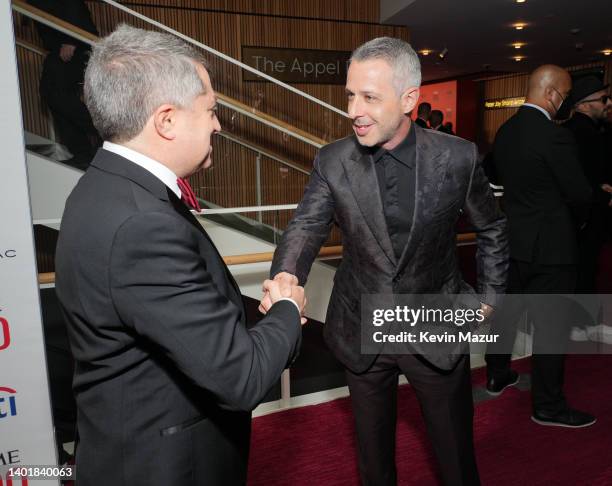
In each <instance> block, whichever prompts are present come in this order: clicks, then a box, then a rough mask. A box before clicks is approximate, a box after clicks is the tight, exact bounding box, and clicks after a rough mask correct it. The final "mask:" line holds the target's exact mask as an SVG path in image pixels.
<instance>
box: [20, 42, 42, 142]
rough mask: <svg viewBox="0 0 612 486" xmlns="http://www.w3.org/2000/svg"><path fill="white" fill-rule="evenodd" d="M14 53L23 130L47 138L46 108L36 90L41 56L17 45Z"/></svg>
mask: <svg viewBox="0 0 612 486" xmlns="http://www.w3.org/2000/svg"><path fill="white" fill-rule="evenodd" d="M16 53H17V71H18V74H19V90H20V93H21V109H22V117H23V127H24V130H26V131H28V132H31V133H34V134H36V135H40V136H41V137H45V138H49V137H50V133H49V120H48V118H47V109H46V107H45V106H44V105H43V103H42V101H41V99H40V94H39V90H38V85H39V81H40V74H41V72H42V65H43V57H42V56H41V55H40V54H36V53H34V52H31V51H29V50H27V49H25V48H23V47H20V46H17V49H16Z"/></svg>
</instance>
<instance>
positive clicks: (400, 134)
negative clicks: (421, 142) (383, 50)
mask: <svg viewBox="0 0 612 486" xmlns="http://www.w3.org/2000/svg"><path fill="white" fill-rule="evenodd" d="M346 92H347V95H348V114H349V117H350V118H351V120H352V121H353V130H354V131H355V135H356V136H357V140H358V141H359V143H360V144H361V145H364V146H366V147H373V146H375V145H380V146H382V147H384V148H386V149H392V148H393V147H395V146H396V145H397V144H399V143H400V142H401V141H402V140H403V139H404V137H405V136H406V135H407V133H408V131H409V130H410V118H409V117H408V116H407V115H406V114H407V113H409V112H410V111H411V110H412V109H413V108H414V106H415V105H416V102H417V100H418V95H419V89H418V88H416V87H412V88H410V87H409V88H407V89H406V90H404V91H403V92H402V93H398V91H397V89H396V86H395V85H394V73H393V69H392V68H391V66H390V65H389V63H388V62H387V61H385V60H383V59H368V60H364V61H352V62H351V64H350V66H349V69H348V74H347V79H346Z"/></svg>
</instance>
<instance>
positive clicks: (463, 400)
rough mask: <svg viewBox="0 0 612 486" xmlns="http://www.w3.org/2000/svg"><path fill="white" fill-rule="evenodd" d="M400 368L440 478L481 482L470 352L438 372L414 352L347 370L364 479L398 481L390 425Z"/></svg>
mask: <svg viewBox="0 0 612 486" xmlns="http://www.w3.org/2000/svg"><path fill="white" fill-rule="evenodd" d="M400 373H403V374H404V375H405V376H406V378H407V379H408V381H409V382H410V385H411V386H412V388H413V389H414V391H415V393H416V395H417V398H418V400H419V404H420V406H421V412H422V414H423V418H424V420H425V424H426V427H427V433H428V435H429V439H430V440H431V443H432V445H433V450H434V453H435V456H436V459H437V463H438V466H439V472H440V476H441V480H442V483H443V484H445V485H470V486H472V485H478V484H480V480H479V476H478V468H477V466H476V457H475V454H474V437H473V430H472V428H473V416H474V406H473V402H472V384H471V380H470V359H469V356H464V357H463V358H462V359H461V360H460V361H459V363H458V364H457V366H456V367H455V368H454V369H453V370H452V371H450V372H441V371H440V370H438V369H435V368H433V367H432V366H430V365H428V364H427V363H426V362H425V361H424V360H422V359H421V358H420V357H418V356H414V355H404V356H383V355H381V356H379V357H378V358H377V359H376V361H375V362H374V364H373V365H372V367H371V368H370V369H369V370H368V371H366V372H365V373H360V374H355V373H353V372H351V371H349V370H346V377H347V382H348V386H349V390H350V394H351V404H352V408H353V414H354V416H355V423H356V429H357V443H358V449H359V451H358V453H359V473H360V476H361V481H362V483H363V485H364V486H395V485H396V484H397V472H396V467H395V428H396V422H397V385H398V377H399V374H400ZM402 460H406V461H410V458H409V457H406V458H402Z"/></svg>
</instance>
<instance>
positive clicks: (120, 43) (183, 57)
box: [84, 24, 206, 142]
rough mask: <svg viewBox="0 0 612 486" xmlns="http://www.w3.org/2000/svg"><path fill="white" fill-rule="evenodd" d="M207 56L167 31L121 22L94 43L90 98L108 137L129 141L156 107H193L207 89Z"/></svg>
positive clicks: (87, 99) (88, 74) (88, 75)
mask: <svg viewBox="0 0 612 486" xmlns="http://www.w3.org/2000/svg"><path fill="white" fill-rule="evenodd" d="M198 63H199V64H202V65H203V66H206V63H205V60H204V58H203V57H202V56H201V55H200V54H199V53H198V52H197V51H196V50H195V49H194V48H193V47H191V46H190V45H189V44H186V43H185V42H183V41H182V40H180V39H179V38H177V37H175V36H173V35H170V34H165V33H160V32H153V31H147V30H142V29H137V28H134V27H131V26H128V25H126V24H123V25H120V26H119V27H118V28H117V29H116V30H115V31H114V32H113V33H112V34H110V35H108V36H107V37H104V38H102V39H100V40H99V41H98V42H96V43H95V44H94V45H93V48H92V52H91V57H90V59H89V62H88V64H87V69H86V70H85V85H84V97H85V104H86V105H87V108H88V109H89V112H90V114H91V117H92V121H93V124H94V126H95V127H96V129H97V130H98V133H99V134H100V136H101V137H102V138H103V139H104V140H109V141H111V142H125V141H128V140H131V139H132V138H134V137H135V136H136V135H138V134H139V133H140V132H141V131H142V129H143V128H144V126H145V125H146V123H147V120H148V119H149V118H150V117H151V115H152V114H153V113H154V111H155V110H156V109H157V108H158V107H159V106H161V105H163V104H165V103H168V104H172V105H175V106H177V107H178V108H186V107H189V106H191V104H192V103H193V101H194V99H195V98H196V97H197V96H198V95H200V94H203V93H204V85H203V83H202V80H201V79H200V76H199V75H198V72H197V70H196V65H197V64H198Z"/></svg>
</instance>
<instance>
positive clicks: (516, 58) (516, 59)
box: [514, 56, 525, 62]
mask: <svg viewBox="0 0 612 486" xmlns="http://www.w3.org/2000/svg"><path fill="white" fill-rule="evenodd" d="M523 59H525V58H524V57H523V56H515V57H514V60H515V61H516V62H521V61H522V60H523Z"/></svg>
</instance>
